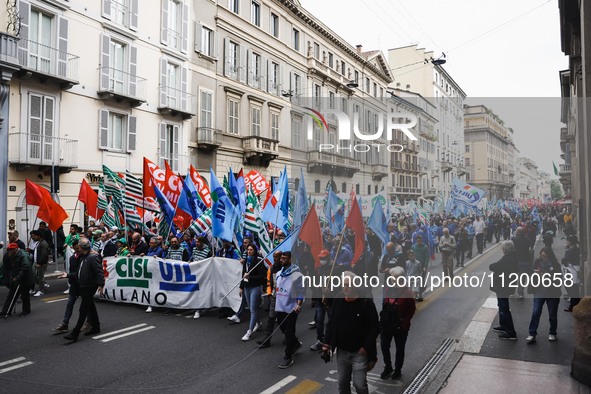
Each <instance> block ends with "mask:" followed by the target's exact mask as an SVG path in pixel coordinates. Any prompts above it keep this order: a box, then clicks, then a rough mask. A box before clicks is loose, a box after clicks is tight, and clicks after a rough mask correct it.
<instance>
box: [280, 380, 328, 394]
mask: <svg viewBox="0 0 591 394" xmlns="http://www.w3.org/2000/svg"><path fill="white" fill-rule="evenodd" d="M322 387H324V385H323V384H320V383H318V382H315V381H313V380H310V379H304V380H303V381H301V382H300V383H299V384H298V385H297V386H295V387H294V388H292V389H291V390H289V391H287V392H286V394H313V393H316V392H318V390H320V389H321V388H322Z"/></svg>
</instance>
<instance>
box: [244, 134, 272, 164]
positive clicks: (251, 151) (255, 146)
mask: <svg viewBox="0 0 591 394" xmlns="http://www.w3.org/2000/svg"><path fill="white" fill-rule="evenodd" d="M242 148H243V149H244V164H249V165H259V166H263V167H268V166H269V164H270V163H271V161H272V160H275V159H276V158H277V157H279V141H277V140H272V139H270V138H264V137H259V136H250V137H244V138H243V139H242Z"/></svg>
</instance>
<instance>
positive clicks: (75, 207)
mask: <svg viewBox="0 0 591 394" xmlns="http://www.w3.org/2000/svg"><path fill="white" fill-rule="evenodd" d="M78 201H79V200H78V199H76V204H74V212H72V221H71V222H70V226H71V225H73V224H74V217H75V216H76V209H78ZM94 214H95V215H96V212H95V213H94Z"/></svg>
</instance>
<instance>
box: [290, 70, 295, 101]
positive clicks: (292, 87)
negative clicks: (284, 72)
mask: <svg viewBox="0 0 591 394" xmlns="http://www.w3.org/2000/svg"><path fill="white" fill-rule="evenodd" d="M289 90H291V93H292V94H293V95H294V96H295V93H296V92H295V77H294V73H293V72H292V71H290V72H289Z"/></svg>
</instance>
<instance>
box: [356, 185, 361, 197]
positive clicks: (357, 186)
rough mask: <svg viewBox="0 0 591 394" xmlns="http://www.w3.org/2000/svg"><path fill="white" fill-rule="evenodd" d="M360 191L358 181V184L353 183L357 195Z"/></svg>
mask: <svg viewBox="0 0 591 394" xmlns="http://www.w3.org/2000/svg"><path fill="white" fill-rule="evenodd" d="M360 192H361V188H360V186H359V183H358V184H356V185H355V193H356V194H357V195H359V193H360Z"/></svg>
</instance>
